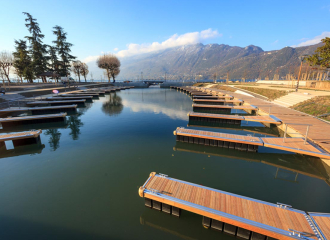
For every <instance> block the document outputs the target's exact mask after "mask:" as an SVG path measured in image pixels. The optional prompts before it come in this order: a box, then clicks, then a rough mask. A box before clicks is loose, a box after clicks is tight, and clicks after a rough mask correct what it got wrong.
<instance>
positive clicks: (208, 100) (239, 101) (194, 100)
mask: <svg viewBox="0 0 330 240" xmlns="http://www.w3.org/2000/svg"><path fill="white" fill-rule="evenodd" d="M193 102H202V103H203V102H209V103H243V101H242V100H240V99H233V100H224V99H196V98H194V99H193Z"/></svg>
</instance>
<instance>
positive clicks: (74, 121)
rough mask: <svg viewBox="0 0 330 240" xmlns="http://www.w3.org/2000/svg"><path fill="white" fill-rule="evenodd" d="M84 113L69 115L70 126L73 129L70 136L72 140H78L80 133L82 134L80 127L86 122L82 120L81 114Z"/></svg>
mask: <svg viewBox="0 0 330 240" xmlns="http://www.w3.org/2000/svg"><path fill="white" fill-rule="evenodd" d="M81 115H82V114H81V113H79V114H77V115H74V116H69V118H68V119H67V121H68V124H69V128H70V129H71V132H70V136H71V137H72V140H78V139H79V134H80V127H82V126H83V125H84V124H83V122H82V121H81V120H80V118H79V117H80V116H81Z"/></svg>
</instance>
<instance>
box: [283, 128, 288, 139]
mask: <svg viewBox="0 0 330 240" xmlns="http://www.w3.org/2000/svg"><path fill="white" fill-rule="evenodd" d="M287 130H288V124H286V125H285V132H284V138H283V142H285V137H286V132H287Z"/></svg>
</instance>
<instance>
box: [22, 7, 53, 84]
mask: <svg viewBox="0 0 330 240" xmlns="http://www.w3.org/2000/svg"><path fill="white" fill-rule="evenodd" d="M23 14H25V15H26V16H27V18H26V19H25V21H26V22H27V23H26V24H25V26H26V27H27V28H28V30H29V32H30V34H31V36H26V37H25V38H26V39H27V40H28V41H29V43H30V51H29V52H30V55H31V59H32V66H33V74H34V77H35V76H38V75H39V74H41V73H44V72H46V71H47V70H48V69H47V61H48V56H47V55H46V54H47V45H46V44H43V42H42V39H43V38H44V37H45V36H44V35H43V34H42V33H41V30H40V28H39V24H38V23H37V19H35V18H33V17H32V16H31V14H29V13H27V12H23ZM42 80H43V82H45V81H46V77H43V79H42Z"/></svg>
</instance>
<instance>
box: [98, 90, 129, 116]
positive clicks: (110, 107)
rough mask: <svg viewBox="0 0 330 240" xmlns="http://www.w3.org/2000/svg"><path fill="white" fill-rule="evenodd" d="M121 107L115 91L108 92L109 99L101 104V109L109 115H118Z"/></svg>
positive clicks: (121, 104)
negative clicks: (112, 92)
mask: <svg viewBox="0 0 330 240" xmlns="http://www.w3.org/2000/svg"><path fill="white" fill-rule="evenodd" d="M123 108H124V106H123V103H122V99H121V97H119V96H118V95H117V94H116V93H114V94H110V95H109V100H108V101H107V102H104V103H103V105H102V111H103V112H104V113H105V114H107V115H109V116H116V115H119V114H120V113H121V112H122V111H123Z"/></svg>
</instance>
